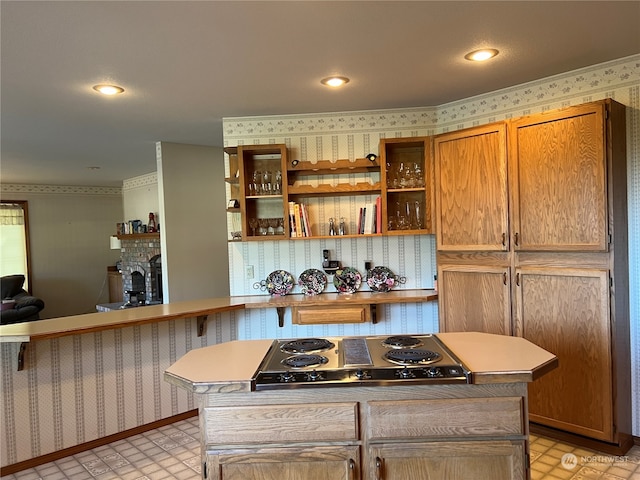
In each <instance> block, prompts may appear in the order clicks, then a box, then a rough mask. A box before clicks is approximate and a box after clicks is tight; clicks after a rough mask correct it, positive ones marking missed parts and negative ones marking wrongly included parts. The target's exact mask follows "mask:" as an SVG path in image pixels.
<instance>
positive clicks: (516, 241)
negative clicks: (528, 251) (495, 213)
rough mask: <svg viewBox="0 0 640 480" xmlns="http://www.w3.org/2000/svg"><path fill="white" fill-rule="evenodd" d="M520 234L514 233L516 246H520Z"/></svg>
mask: <svg viewBox="0 0 640 480" xmlns="http://www.w3.org/2000/svg"><path fill="white" fill-rule="evenodd" d="M519 236H520V235H519V234H518V232H516V233H515V234H514V236H513V237H514V243H515V244H516V247H518V246H520V239H519V238H518V237H519Z"/></svg>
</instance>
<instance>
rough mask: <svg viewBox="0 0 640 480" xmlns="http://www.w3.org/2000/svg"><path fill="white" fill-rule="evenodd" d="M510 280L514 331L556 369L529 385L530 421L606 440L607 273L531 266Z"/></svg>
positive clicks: (609, 402) (609, 408)
mask: <svg viewBox="0 0 640 480" xmlns="http://www.w3.org/2000/svg"><path fill="white" fill-rule="evenodd" d="M516 275H517V279H516V281H517V285H518V286H517V290H516V291H517V297H516V302H517V310H518V318H517V324H518V329H519V330H521V332H522V335H523V336H524V337H525V338H526V339H528V340H530V341H531V342H533V343H535V344H536V345H539V346H541V347H542V348H544V349H546V350H548V351H550V352H553V353H555V354H556V355H557V357H558V360H559V367H558V368H557V369H556V370H554V371H552V372H550V373H548V374H547V375H545V376H544V377H542V378H540V379H538V380H536V381H535V382H533V383H532V384H530V387H529V408H530V412H531V415H530V416H531V419H532V420H533V421H536V422H541V423H543V424H545V425H549V426H553V427H556V428H560V429H564V430H569V431H573V432H576V433H580V434H582V435H586V436H588V437H592V438H599V439H601V440H607V441H609V440H610V439H611V438H612V435H613V431H612V429H613V418H612V415H613V397H612V388H613V387H612V382H613V379H612V370H611V368H612V365H611V353H612V352H611V327H610V324H609V322H608V318H609V287H608V284H609V276H608V273H607V272H606V271H603V270H589V269H563V268H537V269H536V268H533V267H531V268H521V269H518V270H517V273H516ZM558 398H562V399H563V401H558Z"/></svg>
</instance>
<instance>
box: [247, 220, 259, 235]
mask: <svg viewBox="0 0 640 480" xmlns="http://www.w3.org/2000/svg"><path fill="white" fill-rule="evenodd" d="M249 226H250V227H251V231H252V235H253V236H254V237H255V236H256V228H258V219H257V218H253V217H251V218H250V219H249Z"/></svg>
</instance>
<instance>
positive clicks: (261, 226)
mask: <svg viewBox="0 0 640 480" xmlns="http://www.w3.org/2000/svg"><path fill="white" fill-rule="evenodd" d="M268 227H269V222H268V221H267V219H266V218H259V219H258V234H260V235H266V234H267V228H268Z"/></svg>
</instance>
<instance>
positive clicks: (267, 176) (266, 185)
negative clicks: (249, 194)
mask: <svg viewBox="0 0 640 480" xmlns="http://www.w3.org/2000/svg"><path fill="white" fill-rule="evenodd" d="M271 187H272V185H271V172H270V171H268V170H266V171H264V172H263V173H262V194H263V195H271V194H272V193H273V192H272V191H271Z"/></svg>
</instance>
